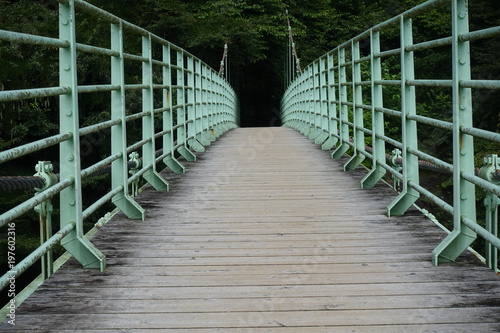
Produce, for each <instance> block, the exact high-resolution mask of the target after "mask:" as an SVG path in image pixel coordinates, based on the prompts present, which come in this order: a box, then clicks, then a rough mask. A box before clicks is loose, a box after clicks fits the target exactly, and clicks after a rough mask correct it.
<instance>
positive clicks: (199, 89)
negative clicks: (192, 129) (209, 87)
mask: <svg viewBox="0 0 500 333" xmlns="http://www.w3.org/2000/svg"><path fill="white" fill-rule="evenodd" d="M195 67H196V76H195V94H196V104H197V107H196V112H195V113H196V124H197V125H196V140H197V141H198V142H200V143H201V144H202V145H203V146H205V147H206V146H210V144H211V141H210V140H209V139H208V136H207V133H206V129H207V128H206V127H205V120H206V117H205V111H206V109H207V105H206V101H205V98H206V92H205V91H204V89H205V84H206V83H205V81H206V77H205V75H206V74H205V65H204V64H202V62H201V61H199V60H197V61H196V66H195Z"/></svg>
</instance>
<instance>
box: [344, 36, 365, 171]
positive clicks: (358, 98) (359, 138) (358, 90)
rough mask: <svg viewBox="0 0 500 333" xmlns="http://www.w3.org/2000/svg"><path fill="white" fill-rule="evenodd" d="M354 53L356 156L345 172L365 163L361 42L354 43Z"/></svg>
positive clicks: (353, 84) (353, 82) (353, 97)
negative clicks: (360, 59)
mask: <svg viewBox="0 0 500 333" xmlns="http://www.w3.org/2000/svg"><path fill="white" fill-rule="evenodd" d="M351 51H352V52H351V53H352V66H351V67H352V92H353V94H352V95H353V96H352V99H353V111H352V112H353V120H354V126H353V132H354V133H353V137H354V154H353V155H352V157H351V158H350V159H349V161H347V163H346V164H345V165H344V169H345V170H354V169H356V167H357V166H358V165H360V164H361V162H363V160H364V159H365V156H364V155H363V154H362V152H364V151H365V134H364V132H363V131H362V128H363V109H362V108H361V107H360V105H362V104H363V91H362V87H361V85H360V83H361V64H360V63H359V62H358V60H359V58H360V57H361V55H360V50H359V42H358V41H353V42H352V45H351Z"/></svg>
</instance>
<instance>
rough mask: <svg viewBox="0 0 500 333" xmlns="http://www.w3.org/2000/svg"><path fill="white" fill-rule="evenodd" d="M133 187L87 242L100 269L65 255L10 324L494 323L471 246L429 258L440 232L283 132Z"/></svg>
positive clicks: (118, 327) (434, 326) (492, 303)
mask: <svg viewBox="0 0 500 333" xmlns="http://www.w3.org/2000/svg"><path fill="white" fill-rule="evenodd" d="M207 150H208V151H207V152H206V153H204V154H201V155H198V162H196V163H190V162H184V163H185V165H186V167H187V170H188V172H187V175H174V174H172V173H170V172H168V171H165V172H163V174H164V176H165V177H166V178H167V179H168V180H169V182H170V184H171V192H169V193H165V192H155V191H152V190H150V189H148V190H146V191H145V192H143V193H142V194H141V195H140V196H139V197H138V201H139V202H140V203H141V205H142V206H143V207H145V208H146V209H147V220H146V221H144V222H140V221H130V220H127V219H126V218H125V217H124V216H123V214H117V215H116V216H115V217H114V218H113V219H112V220H111V221H110V222H109V224H108V225H106V226H104V227H103V228H102V230H101V231H100V232H99V233H98V234H97V235H96V236H95V237H94V239H93V240H92V241H93V242H94V243H95V244H96V246H97V247H98V248H99V249H101V250H102V251H103V253H104V254H105V255H106V256H107V263H108V268H107V269H106V271H105V272H102V273H101V272H97V271H95V270H86V269H82V268H80V267H79V265H78V264H77V263H76V262H75V261H74V260H70V261H69V262H68V263H67V264H66V265H65V266H64V267H63V268H61V270H60V271H58V272H57V273H56V274H55V275H54V276H53V277H52V278H51V279H49V280H48V281H47V282H46V283H45V284H44V285H43V286H41V287H40V288H39V290H38V291H37V292H36V293H35V294H33V295H32V297H30V298H29V299H28V300H27V301H26V302H25V304H23V305H22V306H21V307H20V308H19V309H18V312H17V318H16V319H17V320H16V326H15V327H8V326H5V324H4V325H3V326H2V327H1V329H4V328H5V330H8V331H16V332H27V331H31V330H40V331H43V332H59V333H69V332H88V333H97V332H99V333H110V332H113V333H117V332H121V333H123V332H127V333H132V332H133V333H138V332H144V333H153V332H154V333H158V332H165V331H168V332H193V333H196V332H199V333H203V332H257V333H260V332H278V333H279V332H287V333H288V332H292V333H293V332H301V333H302V332H308V333H309V332H310V333H320V332H321V333H322V332H350V331H355V332H384V333H385V332H398V333H399V332H424V331H437V332H497V331H499V330H500V325H499V324H498V323H499V322H500V305H499V303H500V296H499V295H500V280H499V279H498V277H496V276H495V275H494V274H493V273H492V272H491V271H490V270H488V269H487V268H485V267H484V266H480V264H479V263H478V261H477V260H474V258H472V257H471V256H470V255H464V256H462V257H461V258H460V260H459V262H458V263H454V264H450V265H444V266H440V267H434V266H433V265H432V264H431V260H430V258H431V251H432V249H433V248H434V247H435V246H436V245H437V244H438V243H439V242H440V240H441V239H442V238H443V237H444V236H445V234H444V233H443V232H442V231H441V230H440V229H439V228H437V227H435V226H434V225H433V224H432V223H431V222H430V221H428V220H427V219H426V218H424V217H423V216H421V215H420V213H419V212H418V211H416V210H412V211H411V212H409V213H408V214H407V215H405V216H401V217H397V218H394V217H391V218H389V217H387V216H385V210H386V208H385V207H386V206H387V204H388V203H390V202H391V201H392V200H393V198H394V196H395V193H394V192H392V191H391V190H390V189H389V188H388V187H387V186H385V185H382V184H379V185H377V186H376V187H375V188H373V189H369V190H361V189H360V188H359V180H360V179H361V177H363V175H364V174H365V171H364V170H363V169H362V168H359V169H357V170H356V171H354V172H352V173H344V172H343V168H342V163H343V162H345V161H338V160H337V161H333V160H331V159H330V157H329V152H324V151H321V150H320V148H319V147H318V146H315V145H314V144H313V143H312V142H311V141H309V140H307V138H305V137H303V136H301V135H300V134H299V133H297V132H295V131H293V130H290V129H287V128H266V129H237V130H234V131H231V132H228V133H227V134H226V135H225V136H223V137H222V138H220V139H219V140H218V141H217V142H216V143H214V144H213V145H212V146H210V147H209V148H208V149H207Z"/></svg>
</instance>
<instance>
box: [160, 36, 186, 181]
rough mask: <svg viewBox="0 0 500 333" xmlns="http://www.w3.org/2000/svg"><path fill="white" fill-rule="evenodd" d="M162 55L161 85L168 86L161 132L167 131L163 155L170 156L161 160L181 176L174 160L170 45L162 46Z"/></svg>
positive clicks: (181, 170) (180, 169)
mask: <svg viewBox="0 0 500 333" xmlns="http://www.w3.org/2000/svg"><path fill="white" fill-rule="evenodd" d="M162 53H163V59H162V60H163V64H164V65H163V69H162V74H163V85H164V86H168V88H164V89H163V108H165V109H166V111H165V112H163V114H162V117H163V130H164V131H168V132H167V134H165V135H164V136H163V154H166V153H168V152H170V155H168V156H166V157H165V158H164V159H163V163H165V165H166V166H167V167H168V168H170V170H172V171H173V172H174V173H178V174H183V173H185V172H186V171H185V168H184V166H183V165H182V164H181V163H180V162H179V161H178V160H177V159H176V157H175V149H174V122H173V113H174V111H173V104H172V98H173V91H174V89H173V88H172V85H173V84H172V61H171V60H172V59H171V48H170V44H164V45H163V46H162Z"/></svg>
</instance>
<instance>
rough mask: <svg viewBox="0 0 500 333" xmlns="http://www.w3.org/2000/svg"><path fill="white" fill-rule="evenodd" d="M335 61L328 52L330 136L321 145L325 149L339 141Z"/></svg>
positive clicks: (330, 147)
mask: <svg viewBox="0 0 500 333" xmlns="http://www.w3.org/2000/svg"><path fill="white" fill-rule="evenodd" d="M334 66H335V61H334V55H333V53H329V54H328V63H327V75H328V77H327V84H328V87H327V90H328V93H327V95H328V107H327V108H328V133H329V137H328V139H327V140H326V141H325V143H323V145H322V146H321V149H323V150H330V149H332V148H333V147H335V145H336V144H337V142H338V138H337V135H338V130H339V129H338V121H337V117H338V115H337V104H336V103H337V95H336V89H335V70H334Z"/></svg>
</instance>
